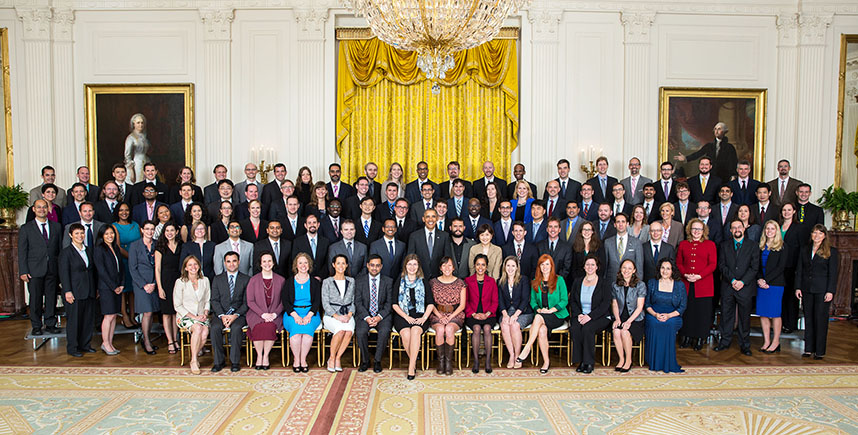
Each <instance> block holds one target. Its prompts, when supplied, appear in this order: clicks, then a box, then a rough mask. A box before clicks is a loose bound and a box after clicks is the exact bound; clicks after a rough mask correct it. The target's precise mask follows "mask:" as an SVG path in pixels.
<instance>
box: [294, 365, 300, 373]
mask: <svg viewBox="0 0 858 435" xmlns="http://www.w3.org/2000/svg"><path fill="white" fill-rule="evenodd" d="M292 372H294V373H301V366H292Z"/></svg>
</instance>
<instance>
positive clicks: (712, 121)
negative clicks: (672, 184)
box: [658, 87, 766, 182]
mask: <svg viewBox="0 0 858 435" xmlns="http://www.w3.org/2000/svg"><path fill="white" fill-rule="evenodd" d="M765 123H766V90H765V89H721V88H665V87H663V88H661V89H660V94H659V141H658V156H659V161H661V162H664V161H670V162H672V163H673V164H674V170H675V172H674V174H675V176H676V177H677V178H684V177H685V178H687V177H693V176H694V175H697V173H698V169H697V168H698V163H699V160H700V158H701V157H703V156H708V157H709V158H710V159H711V160H712V170H711V173H712V174H713V175H716V176H718V177H719V178H721V179H722V180H723V181H724V182H726V181H728V180H730V179H731V178H732V177H734V176H736V163H738V162H741V161H747V162H749V163H750V164H751V177H752V178H755V179H758V180H759V179H761V177H762V176H763V161H764V160H763V157H764V152H765V132H766V125H765Z"/></svg>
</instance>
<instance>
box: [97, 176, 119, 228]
mask: <svg viewBox="0 0 858 435" xmlns="http://www.w3.org/2000/svg"><path fill="white" fill-rule="evenodd" d="M101 196H102V198H103V199H101V200H100V201H98V202H96V203H95V219H96V220H98V221H101V222H104V223H106V224H112V223H113V222H114V219H113V211H114V210H116V206H118V205H119V188H118V187H117V186H116V182H115V181H113V180H108V181H107V182H105V183H104V184H103V185H102V186H101Z"/></svg>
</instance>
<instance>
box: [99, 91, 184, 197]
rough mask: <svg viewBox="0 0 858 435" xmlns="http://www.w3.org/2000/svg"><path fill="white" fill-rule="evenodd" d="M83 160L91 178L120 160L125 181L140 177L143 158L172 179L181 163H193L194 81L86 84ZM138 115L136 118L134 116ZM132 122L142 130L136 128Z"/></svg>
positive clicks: (106, 175) (105, 176) (106, 173)
mask: <svg viewBox="0 0 858 435" xmlns="http://www.w3.org/2000/svg"><path fill="white" fill-rule="evenodd" d="M84 88H85V89H84V91H85V94H86V98H85V113H86V144H87V147H86V150H87V152H86V161H87V165H88V166H89V168H90V172H91V174H92V179H93V181H92V182H93V183H96V184H99V183H101V182H104V181H106V180H109V179H111V178H113V177H112V174H111V172H112V170H113V166H114V164H117V163H122V164H124V165H125V166H126V169H127V172H128V178H127V180H128V181H132V182H137V181H140V179H142V170H143V166H144V165H145V164H146V162H150V161H151V162H152V163H155V166H156V167H157V168H158V176H159V178H160V179H161V181H163V182H166V183H172V182H174V181H175V180H176V177H177V175H178V173H179V171H180V170H181V168H182V167H183V166H189V167H190V168H191V169H193V168H194V85H193V84H192V83H183V84H86V85H84ZM140 115H142V117H141V116H140ZM138 121H139V123H142V131H141V130H138V128H139V127H138V125H137V124H138Z"/></svg>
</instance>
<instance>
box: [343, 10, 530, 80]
mask: <svg viewBox="0 0 858 435" xmlns="http://www.w3.org/2000/svg"><path fill="white" fill-rule="evenodd" d="M342 1H343V3H344V4H345V5H346V7H349V8H351V9H352V10H353V11H354V12H355V14H356V15H358V16H361V15H362V16H364V17H366V20H367V21H368V22H369V27H370V28H371V29H372V33H373V34H374V35H375V36H377V37H378V39H380V40H382V41H384V42H385V43H387V44H389V45H392V46H394V47H396V48H398V49H401V50H408V51H416V52H417V66H418V67H419V68H420V70H421V71H423V73H424V74H425V75H426V78H427V79H429V80H430V81H433V82H435V81H438V80H444V79H445V78H446V77H447V71H450V70H451V69H453V68H455V66H456V62H455V61H454V60H453V53H456V52H458V51H462V50H467V49H469V48H473V47H476V46H478V45H480V44H482V43H484V42H487V41H490V40H491V39H493V38H494V37H495V36H497V35H498V33H500V29H501V26H502V25H503V22H504V20H506V18H507V17H508V16H509V15H510V14H514V13H517V12H518V11H519V10H520V9H521V8H523V7H525V6H527V5H529V4H530V2H531V0H342Z"/></svg>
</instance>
